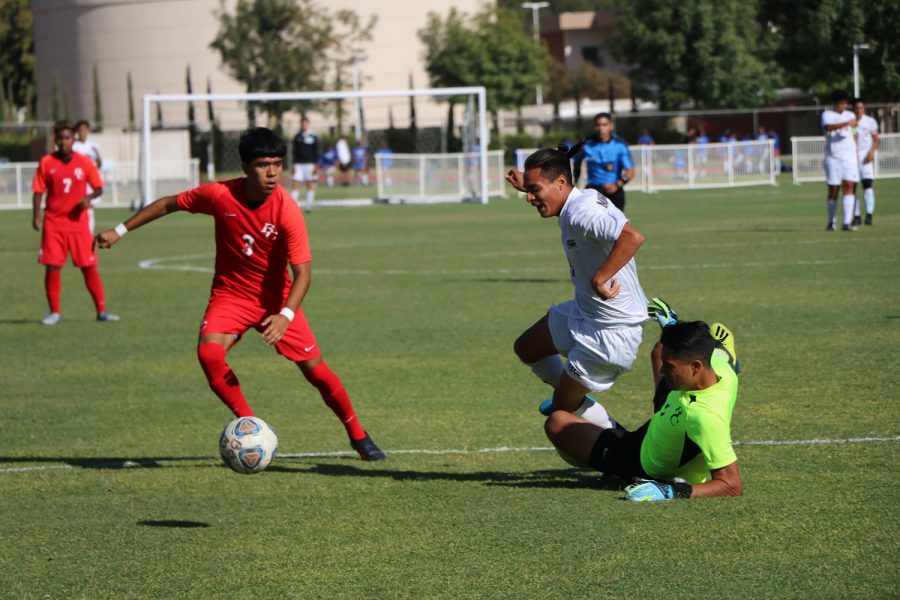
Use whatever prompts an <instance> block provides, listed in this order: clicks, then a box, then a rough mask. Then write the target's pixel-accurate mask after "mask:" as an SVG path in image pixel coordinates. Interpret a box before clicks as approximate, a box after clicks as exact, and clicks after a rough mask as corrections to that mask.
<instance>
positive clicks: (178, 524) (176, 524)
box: [137, 519, 210, 529]
mask: <svg viewBox="0 0 900 600" xmlns="http://www.w3.org/2000/svg"><path fill="white" fill-rule="evenodd" d="M137 524H138V525H142V526H144V527H171V528H177V529H193V528H197V527H210V524H209V523H204V522H203V521H176V520H171V519H163V520H158V521H152V520H144V521H138V522H137Z"/></svg>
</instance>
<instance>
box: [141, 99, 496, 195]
mask: <svg viewBox="0 0 900 600" xmlns="http://www.w3.org/2000/svg"><path fill="white" fill-rule="evenodd" d="M417 98H430V99H434V100H451V99H454V98H455V99H459V98H468V99H469V100H468V104H469V106H470V107H471V109H470V110H467V115H469V114H471V113H472V112H474V113H475V118H474V121H473V128H474V129H475V131H477V134H476V135H475V137H477V140H478V143H477V145H474V144H471V142H472V140H470V139H466V138H467V137H469V138H470V137H472V133H471V132H469V128H463V134H462V137H463V142H464V143H467V144H470V145H471V151H472V152H473V153H476V154H477V164H478V168H477V169H474V170H475V171H477V177H478V186H477V195H476V196H477V198H478V200H479V201H480V202H481V203H482V204H486V203H487V202H488V199H489V189H490V181H489V173H491V172H492V170H491V165H490V164H489V160H488V152H487V147H488V143H487V142H488V140H490V135H489V131H488V125H487V96H486V91H485V88H484V87H481V86H477V87H476V86H473V87H453V88H421V89H408V90H378V91H368V90H359V91H341V92H324V91H321V92H258V93H232V94H214V93H206V94H148V95H145V96H144V97H143V102H142V123H141V157H140V159H141V177H142V181H141V204H142V205H146V204H148V203H150V202H152V201H153V200H155V199H156V197H157V194H158V193H159V191H160V188H161V187H163V186H162V184H161V181H162V179H161V178H160V177H159V175H160V173H159V170H160V159H161V158H163V157H160V156H156V155H157V154H159V153H160V149H159V148H156V147H155V145H154V144H153V143H152V139H153V137H154V136H155V135H157V134H158V132H157V129H158V127H154V126H153V120H152V117H153V115H154V111H155V112H156V115H157V121H161V120H162V117H161V115H162V106H164V105H169V106H171V105H173V104H178V103H180V104H182V105H183V106H191V107H192V106H193V105H194V104H197V105H202V104H208V105H209V106H210V107H212V106H213V105H214V104H215V103H232V104H237V103H245V104H248V105H249V104H250V103H270V104H271V103H283V105H285V106H291V105H296V104H297V103H301V102H313V103H319V104H321V103H326V102H329V101H331V102H343V101H349V102H353V103H355V108H354V110H353V113H355V114H353V115H352V117H351V121H352V120H353V119H354V118H355V120H356V128H355V129H356V130H357V131H359V124H360V121H361V120H362V117H363V113H362V111H361V110H360V108H359V107H360V103H361V102H362V101H373V100H375V99H382V100H384V99H388V100H389V99H394V100H402V101H403V102H407V101H409V102H410V103H412V101H413V100H414V99H417ZM476 105H477V108H476ZM189 110H191V111H192V110H193V109H192V108H191V109H189ZM209 110H210V114H212V108H210V109H209ZM338 110H341V109H338ZM398 110H400V109H399V108H398ZM260 111H261V112H265V110H264V108H262V107H260ZM285 112H287V111H285ZM311 112H312V113H316V112H318V111H316V110H311ZM410 112H411V113H412V114H413V115H414V114H415V113H414V108H412V107H411V108H410ZM412 118H413V119H414V117H412ZM392 119H393V116H391V120H392ZM391 122H392V121H391ZM392 123H393V122H392ZM414 123H415V121H413V125H412V128H413V129H414V128H415V124H414ZM245 127H246V125H244V127H243V128H245ZM391 127H393V124H391ZM184 129H186V127H184ZM236 129H237V128H236ZM285 142H286V143H288V144H289V142H290V140H285ZM289 145H290V144H289ZM191 158H192V159H193V158H194V157H191ZM373 164H375V161H373Z"/></svg>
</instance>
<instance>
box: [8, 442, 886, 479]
mask: <svg viewBox="0 0 900 600" xmlns="http://www.w3.org/2000/svg"><path fill="white" fill-rule="evenodd" d="M890 442H900V436H896V435H895V436H889V437H861V438H838V439H811V440H757V441H747V442H740V441H738V442H734V445H735V446H814V445H834V444H867V443H868V444H872V443H890ZM550 450H553V448H552V447H549V446H530V447H528V446H526V447H523V448H515V447H510V446H499V447H496V448H471V449H470V448H458V449H453V448H448V449H444V450H427V449H410V450H385V451H384V452H385V454H390V455H392V456H399V455H403V454H427V455H438V456H445V455H450V454H496V453H502V452H548V451H550ZM342 456H356V453H355V452H350V451H337V452H300V453H290V454H288V453H284V454H282V453H279V454H278V457H279V458H339V457H342ZM60 460H62V459H60ZM193 460H204V459H196V458H185V459H166V460H158V461H153V464H154V465H158V466H162V465H176V464H179V463H184V462H189V461H193ZM142 462H148V460H147V459H141V460H140V461H135V460H126V461H121V462H110V461H105V462H104V461H100V462H97V463H94V464H89V463H85V464H81V465H70V464H67V463H62V464H54V465H34V466H28V467H9V468H0V474H5V473H30V472H35V471H59V470H65V469H102V468H135V467H140V466H141V463H142Z"/></svg>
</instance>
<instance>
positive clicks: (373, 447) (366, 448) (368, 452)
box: [350, 432, 387, 461]
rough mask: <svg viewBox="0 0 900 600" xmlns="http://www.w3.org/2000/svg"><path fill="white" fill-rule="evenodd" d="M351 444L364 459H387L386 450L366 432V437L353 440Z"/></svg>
mask: <svg viewBox="0 0 900 600" xmlns="http://www.w3.org/2000/svg"><path fill="white" fill-rule="evenodd" d="M350 446H351V447H352V448H353V449H354V450H356V452H357V453H358V454H359V457H360V458H361V459H363V460H372V461H375V460H385V459H387V456H385V455H384V452H383V451H382V450H381V448H379V447H378V445H377V444H375V442H374V441H372V437H371V436H370V435H369V434H368V432H366V437H364V438H362V439H361V440H355V441H354V440H351V441H350Z"/></svg>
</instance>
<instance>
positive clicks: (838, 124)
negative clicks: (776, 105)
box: [822, 90, 859, 231]
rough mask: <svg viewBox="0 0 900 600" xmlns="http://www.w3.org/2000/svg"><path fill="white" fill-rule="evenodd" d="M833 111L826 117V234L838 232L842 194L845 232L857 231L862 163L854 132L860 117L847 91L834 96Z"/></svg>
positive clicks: (823, 120)
mask: <svg viewBox="0 0 900 600" xmlns="http://www.w3.org/2000/svg"><path fill="white" fill-rule="evenodd" d="M831 100H832V102H833V109H832V110H826V111H824V112H823V113H822V131H823V132H824V134H825V182H826V183H827V184H828V200H827V202H828V225H827V226H826V227H825V229H826V231H834V218H835V214H836V213H837V196H838V191H842V192H843V199H842V206H843V211H842V216H843V225H842V226H841V229H842V230H843V231H856V228H855V227H854V226H853V225H852V221H853V206H854V203H855V202H856V197H855V196H854V195H853V187H854V186H855V185H856V182H858V181H859V159H858V158H857V156H856V140H855V139H854V137H853V128H854V127H856V116H855V115H854V114H853V113H852V112H850V111H848V110H847V105H848V104H849V102H850V97H849V95H848V94H847V92H845V91H844V90H835V91H834V92H833V93H832V94H831Z"/></svg>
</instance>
